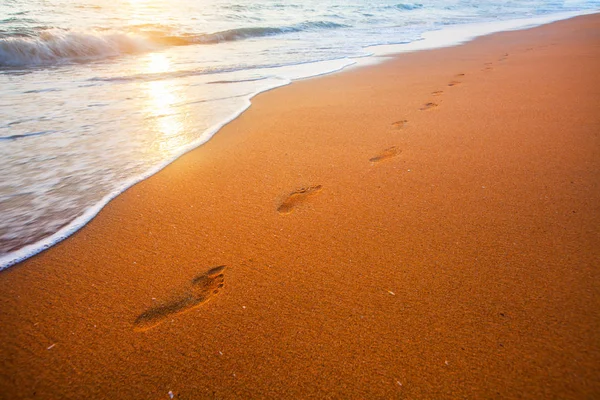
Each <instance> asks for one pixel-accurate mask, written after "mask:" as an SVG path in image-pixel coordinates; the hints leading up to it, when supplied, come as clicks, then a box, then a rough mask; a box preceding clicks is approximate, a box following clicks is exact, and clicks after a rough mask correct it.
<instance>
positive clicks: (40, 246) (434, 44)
mask: <svg viewBox="0 0 600 400" xmlns="http://www.w3.org/2000/svg"><path fill="white" fill-rule="evenodd" d="M597 13H600V11H599V10H596V11H589V10H584V11H571V12H561V13H555V14H549V15H544V16H535V17H527V18H520V19H513V20H506V21H493V22H478V23H472V24H462V25H452V26H449V27H447V28H445V29H440V30H433V31H427V32H425V33H424V35H423V38H422V40H417V41H413V42H410V43H405V44H389V45H373V46H368V47H366V48H365V49H372V50H373V51H374V53H371V54H370V55H368V56H365V57H361V58H356V57H354V58H352V57H351V58H347V60H348V61H349V62H350V63H349V64H347V65H344V66H336V67H334V68H333V69H331V70H330V69H327V70H324V71H320V72H316V73H315V74H308V75H307V76H305V77H300V78H286V79H287V82H286V83H282V84H281V85H275V86H272V87H269V88H265V89H263V90H260V91H258V92H255V93H253V94H251V95H250V96H249V97H248V98H247V99H246V104H244V105H243V106H241V107H240V108H239V110H238V111H236V112H234V113H233V114H232V115H231V116H229V117H228V118H226V119H225V120H223V121H220V122H217V123H215V124H214V125H213V126H211V127H210V128H209V129H207V130H206V131H204V132H203V133H202V134H201V135H200V137H199V138H198V139H197V140H196V141H195V142H193V143H191V144H189V145H187V146H185V147H183V148H182V149H181V150H180V151H179V152H178V153H177V154H176V155H175V157H173V158H171V159H168V160H165V161H163V162H162V163H160V164H158V165H156V166H155V167H152V168H150V169H149V170H148V171H146V172H145V173H144V174H142V175H140V176H138V177H134V178H132V179H129V180H127V181H125V182H124V183H123V185H122V186H121V187H120V188H119V189H117V190H116V191H114V192H112V193H109V194H107V195H106V196H104V197H103V198H102V199H101V200H100V201H99V202H98V203H96V204H94V205H93V206H92V207H89V208H88V209H87V210H85V211H84V212H83V213H82V214H81V215H80V216H78V217H76V218H75V219H73V220H72V221H71V222H69V223H68V224H66V225H65V226H64V227H62V228H61V229H60V230H58V231H57V232H56V233H54V234H52V235H51V236H49V237H46V238H43V239H42V240H40V241H38V242H35V243H31V244H27V245H25V246H23V247H22V248H20V249H19V250H16V251H11V252H9V253H7V254H5V255H3V256H0V271H3V270H4V269H6V268H10V267H11V266H13V265H17V264H19V263H21V262H23V261H25V260H27V259H28V258H30V257H33V256H35V255H37V254H39V253H41V252H43V251H45V250H47V249H49V248H51V247H52V246H54V245H56V244H57V243H60V242H62V241H63V240H65V239H67V238H69V237H70V236H71V235H73V234H74V233H75V232H77V231H78V230H80V229H82V228H83V227H84V226H85V225H86V224H88V223H89V222H90V221H91V220H92V219H94V218H95V217H96V216H97V215H98V213H99V212H100V211H101V210H102V209H103V208H104V207H106V205H107V204H108V203H109V202H110V201H112V200H113V199H114V198H115V197H117V196H119V195H121V194H122V193H124V192H125V191H126V190H128V189H129V188H131V187H132V186H134V185H136V184H138V183H140V182H142V181H144V180H146V179H148V178H150V177H152V176H154V175H155V174H157V173H159V172H160V171H161V170H163V169H164V168H165V167H167V166H168V165H170V164H171V163H173V162H175V161H177V160H178V159H179V158H181V157H182V156H183V155H185V154H187V153H189V152H190V151H193V150H195V149H196V148H198V147H200V146H202V145H204V144H206V143H207V142H208V141H209V140H211V139H212V137H213V136H214V135H216V134H217V133H219V131H220V130H221V129H222V128H223V127H224V126H226V125H228V124H229V123H231V122H232V121H234V120H235V119H237V118H239V117H240V116H241V115H242V114H243V113H244V112H246V111H247V110H248V109H249V108H250V107H251V105H252V99H253V98H254V97H256V96H258V95H260V94H262V93H267V92H270V91H272V90H274V89H277V88H280V87H283V86H287V85H290V84H292V83H294V82H298V81H302V80H305V79H313V78H319V77H322V76H327V75H331V74H335V73H339V72H343V71H345V70H349V69H354V68H362V67H365V66H366V67H368V66H372V65H377V64H380V63H382V62H386V61H388V60H387V59H393V58H394V57H398V56H400V55H401V54H405V53H410V52H416V51H426V50H435V49H440V48H446V47H454V46H460V45H461V44H464V43H468V42H470V41H473V40H475V39H477V38H479V37H483V36H488V35H493V34H495V33H500V32H509V31H514V30H527V29H533V28H535V27H540V26H544V25H547V24H551V23H554V22H558V21H563V20H565V19H570V18H576V17H579V16H586V15H593V14H597ZM468 29H472V30H473V29H474V30H475V31H476V32H477V33H469V34H466V33H465V32H466V31H467V30H468ZM452 32H454V35H450V36H451V37H452V39H448V38H447V37H446V33H452ZM341 60H344V59H337V60H328V61H314V62H307V63H302V64H306V65H311V66H312V65H316V64H326V63H329V62H332V61H333V62H336V61H341ZM299 65H301V64H299ZM293 66H294V65H290V66H287V67H293Z"/></svg>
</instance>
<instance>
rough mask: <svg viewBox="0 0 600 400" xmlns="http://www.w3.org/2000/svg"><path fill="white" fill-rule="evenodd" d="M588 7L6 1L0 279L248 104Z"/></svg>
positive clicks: (596, 1) (0, 47)
mask: <svg viewBox="0 0 600 400" xmlns="http://www.w3.org/2000/svg"><path fill="white" fill-rule="evenodd" d="M598 8H600V0H588V1H560V2H548V1H509V2H503V3H502V5H501V6H498V5H494V4H491V3H490V2H486V1H475V0H472V1H441V0H429V1H420V2H410V3H409V2H407V3H400V2H397V1H388V0H385V1H384V0H379V1H365V0H355V1H347V2H343V4H341V2H338V1H333V0H320V1H313V0H304V1H302V2H298V1H296V2H294V1H283V0H281V1H272V0H250V1H244V2H242V1H233V0H211V1H208V0H206V1H186V0H171V1H169V2H162V1H158V0H120V1H119V0H117V1H114V0H113V1H107V0H96V1H92V0H77V1H67V0H62V1H61V0H5V1H4V2H3V3H2V4H0V160H1V161H2V168H1V169H0V269H1V268H3V267H6V266H9V265H11V264H13V263H14V262H16V261H18V260H20V259H22V258H24V257H26V256H29V255H31V254H34V253H35V252H37V251H39V250H41V249H43V248H44V247H47V246H49V245H51V244H53V243H55V242H56V241H58V240H60V239H62V238H64V237H66V236H68V235H69V234H70V233H72V232H73V231H74V230H76V229H78V228H79V227H81V226H82V225H83V224H85V222H87V221H88V220H89V219H90V218H92V217H93V215H95V213H96V212H97V211H98V210H99V209H100V208H101V207H102V206H103V205H104V204H105V203H106V202H107V201H108V200H109V199H110V198H112V197H114V196H115V195H117V194H118V193H120V192H122V191H123V190H124V189H125V188H127V187H129V186H131V184H133V183H134V182H137V181H139V180H140V179H143V178H145V177H147V176H149V175H151V174H153V173H154V172H156V171H158V170H159V169H160V168H162V167H163V166H164V165H166V164H167V163H169V162H171V161H172V160H174V159H175V158H177V157H178V156H179V155H181V154H182V153H184V152H186V151H188V150H190V149H191V148H194V147H196V146H198V145H200V144H202V143H204V142H205V141H206V140H208V139H210V137H211V136H212V135H213V134H214V133H215V132H216V131H217V130H218V129H219V128H220V127H221V126H222V125H223V124H225V123H226V122H228V121H229V120H231V119H232V118H234V117H235V116H237V115H238V114H239V113H240V112H242V111H243V110H244V109H245V108H247V107H248V106H249V104H250V102H249V100H250V98H251V97H252V96H253V95H254V94H256V93H259V92H261V91H265V90H268V89H271V88H274V87H277V86H281V85H285V84H288V83H289V82H291V81H293V80H295V79H301V78H305V77H309V76H314V75H318V74H322V73H327V72H331V71H336V70H339V69H341V68H344V67H346V66H348V65H351V64H353V63H355V62H357V61H364V60H366V59H365V57H368V56H369V55H370V54H371V53H372V51H373V50H372V49H370V48H369V46H373V45H381V44H397V43H417V44H418V43H420V41H421V39H422V38H423V35H424V34H425V35H427V32H431V31H436V30H440V29H448V28H453V29H455V30H456V27H457V26H458V27H459V30H460V27H464V28H463V30H469V29H473V28H472V27H473V25H464V24H473V23H483V24H484V25H481V26H486V25H485V23H490V22H495V21H508V20H514V19H517V18H531V17H544V16H548V18H549V19H550V20H551V19H552V15H554V14H555V13H559V12H560V13H562V12H566V11H573V12H575V13H581V12H585V11H586V10H597V9H598ZM488 25H489V26H491V25H493V24H488ZM517 25H518V24H517ZM486 29H487V28H484V29H483V30H482V31H481V32H478V34H480V33H485V32H486ZM488 31H489V29H488ZM467 33H468V32H467ZM459 36H460V35H459ZM464 36H465V35H463V37H464ZM466 36H468V35H466Z"/></svg>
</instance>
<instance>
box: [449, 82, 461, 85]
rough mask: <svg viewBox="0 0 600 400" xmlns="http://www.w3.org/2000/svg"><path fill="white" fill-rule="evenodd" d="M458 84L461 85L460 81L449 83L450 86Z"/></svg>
mask: <svg viewBox="0 0 600 400" xmlns="http://www.w3.org/2000/svg"><path fill="white" fill-rule="evenodd" d="M456 85H460V82H459V81H451V82H450V83H448V86H456Z"/></svg>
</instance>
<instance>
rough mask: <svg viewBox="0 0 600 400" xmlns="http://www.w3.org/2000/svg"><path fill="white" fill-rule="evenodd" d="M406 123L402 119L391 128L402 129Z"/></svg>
mask: <svg viewBox="0 0 600 400" xmlns="http://www.w3.org/2000/svg"><path fill="white" fill-rule="evenodd" d="M407 122H408V121H407V120H405V119H403V120H401V121H396V122H393V123H392V126H393V127H394V128H396V129H402V128H404V126H405V125H406V123H407Z"/></svg>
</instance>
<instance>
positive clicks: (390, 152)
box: [369, 146, 402, 162]
mask: <svg viewBox="0 0 600 400" xmlns="http://www.w3.org/2000/svg"><path fill="white" fill-rule="evenodd" d="M401 152H402V151H401V150H399V149H398V148H397V147H396V146H393V147H390V148H387V149H385V150H384V151H382V152H381V153H379V154H378V155H376V156H375V157H373V158H370V159H369V161H371V162H379V161H383V160H387V159H388V158H392V157H396V156H397V155H398V154H400V153H401Z"/></svg>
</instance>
